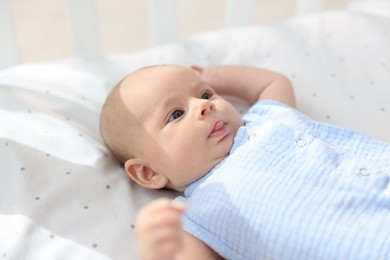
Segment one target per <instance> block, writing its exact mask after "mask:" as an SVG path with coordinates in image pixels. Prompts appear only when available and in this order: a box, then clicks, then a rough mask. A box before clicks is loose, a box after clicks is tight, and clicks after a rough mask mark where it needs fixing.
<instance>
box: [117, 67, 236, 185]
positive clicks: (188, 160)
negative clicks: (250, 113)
mask: <svg viewBox="0 0 390 260" xmlns="http://www.w3.org/2000/svg"><path fill="white" fill-rule="evenodd" d="M131 81H133V82H131V84H132V85H135V86H131V87H129V88H126V87H124V88H122V90H121V97H122V99H123V101H124V103H125V105H126V107H127V108H128V110H129V113H132V116H134V117H135V118H136V119H137V121H138V122H142V123H141V124H140V125H139V128H138V129H137V137H138V138H139V139H138V140H139V142H138V143H139V144H140V145H139V146H140V147H142V151H139V153H138V155H137V156H138V157H141V158H142V159H144V160H145V161H147V162H149V164H150V167H151V168H152V169H153V170H154V171H155V172H158V173H159V174H162V175H164V176H165V177H166V178H168V180H169V182H168V187H170V188H173V189H176V190H184V189H185V187H187V186H188V185H189V184H190V183H192V182H193V181H195V180H197V179H199V178H200V177H202V176H203V175H204V174H206V173H207V172H208V171H209V170H211V168H213V167H214V166H215V165H216V164H217V163H219V162H220V161H221V160H223V159H224V158H225V157H226V156H227V155H228V154H229V151H230V148H231V147H232V144H233V138H234V136H235V134H236V132H237V130H238V128H239V127H240V126H241V125H242V121H241V118H240V115H239V114H238V112H237V111H236V109H235V108H234V107H233V106H232V105H231V104H230V103H229V102H227V101H226V100H225V99H223V98H221V97H220V96H218V95H217V94H216V93H215V92H214V90H213V89H212V88H211V86H209V85H208V84H206V83H205V82H202V81H201V80H200V79H199V77H198V76H197V74H196V73H195V72H194V71H192V70H191V69H188V68H185V67H181V66H176V65H166V66H163V67H158V68H149V69H147V70H146V71H144V72H142V71H141V72H140V73H139V74H138V75H137V76H135V77H134V78H133V79H131ZM123 84H124V86H126V84H130V82H128V83H127V82H126V80H125V81H124V83H123Z"/></svg>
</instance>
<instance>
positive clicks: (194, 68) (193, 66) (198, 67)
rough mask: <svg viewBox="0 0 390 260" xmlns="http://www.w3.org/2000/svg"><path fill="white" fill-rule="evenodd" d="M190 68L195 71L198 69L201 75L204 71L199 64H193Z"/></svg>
mask: <svg viewBox="0 0 390 260" xmlns="http://www.w3.org/2000/svg"><path fill="white" fill-rule="evenodd" d="M190 68H191V69H192V70H194V71H196V72H197V73H198V74H199V75H202V72H203V70H204V69H203V67H201V66H199V65H191V66H190Z"/></svg>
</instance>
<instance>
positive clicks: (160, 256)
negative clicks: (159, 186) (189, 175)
mask: <svg viewBox="0 0 390 260" xmlns="http://www.w3.org/2000/svg"><path fill="white" fill-rule="evenodd" d="M185 209H186V207H185V205H184V204H181V203H177V202H172V201H170V200H168V199H158V200H155V201H153V202H151V203H150V204H148V205H147V206H146V207H145V208H143V209H142V210H141V211H140V212H139V214H138V216H137V221H136V230H137V236H138V243H139V249H140V254H141V258H142V260H164V259H167V260H168V259H169V260H171V259H186V260H191V259H194V260H195V259H205V260H208V259H210V260H212V259H220V258H219V256H218V255H217V254H216V253H215V252H213V251H212V250H211V249H210V248H209V247H208V246H206V245H205V244H204V243H203V242H201V241H200V240H198V239H196V238H195V237H193V236H191V235H190V234H188V233H186V232H184V231H183V229H182V222H181V217H182V214H183V212H184V211H185Z"/></svg>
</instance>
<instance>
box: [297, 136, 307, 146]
mask: <svg viewBox="0 0 390 260" xmlns="http://www.w3.org/2000/svg"><path fill="white" fill-rule="evenodd" d="M295 144H296V146H298V147H301V148H302V147H305V146H306V141H305V140H303V139H300V138H299V139H297V140H296V141H295Z"/></svg>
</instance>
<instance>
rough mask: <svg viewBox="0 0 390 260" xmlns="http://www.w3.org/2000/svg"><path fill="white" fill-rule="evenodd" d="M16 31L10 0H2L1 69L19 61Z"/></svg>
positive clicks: (0, 30) (0, 9) (0, 22)
mask: <svg viewBox="0 0 390 260" xmlns="http://www.w3.org/2000/svg"><path fill="white" fill-rule="evenodd" d="M17 46H18V45H17V42H16V37H15V31H14V28H13V23H12V19H11V12H10V8H9V2H8V0H0V69H1V68H5V67H8V66H12V65H15V64H18V63H19V53H18V47H17Z"/></svg>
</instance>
